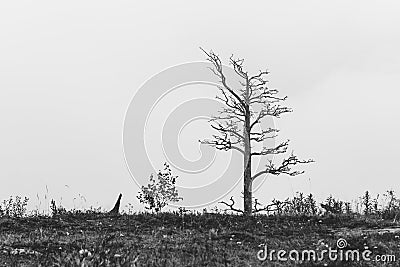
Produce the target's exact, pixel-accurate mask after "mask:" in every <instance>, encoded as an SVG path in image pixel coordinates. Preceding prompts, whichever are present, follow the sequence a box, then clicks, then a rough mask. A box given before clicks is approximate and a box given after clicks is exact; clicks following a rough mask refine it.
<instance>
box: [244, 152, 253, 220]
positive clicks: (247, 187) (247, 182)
mask: <svg viewBox="0 0 400 267" xmlns="http://www.w3.org/2000/svg"><path fill="white" fill-rule="evenodd" d="M245 164H246V161H245ZM243 184H244V186H243V194H244V214H245V215H247V216H249V215H251V213H252V206H253V205H252V200H253V195H252V194H253V192H252V181H251V157H249V159H248V160H247V166H245V169H244V180H243Z"/></svg>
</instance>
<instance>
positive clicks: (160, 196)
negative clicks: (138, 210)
mask: <svg viewBox="0 0 400 267" xmlns="http://www.w3.org/2000/svg"><path fill="white" fill-rule="evenodd" d="M177 178H178V176H174V175H172V171H171V168H170V166H169V165H168V164H167V163H164V170H162V171H161V170H160V171H159V172H158V173H157V175H156V177H155V175H153V174H151V175H150V183H149V184H148V185H147V186H142V188H141V190H140V191H139V195H138V196H137V198H138V199H139V201H140V203H142V204H144V205H145V208H146V209H149V210H152V211H155V212H160V211H161V210H162V209H163V208H164V207H165V206H166V205H168V204H169V203H171V202H178V201H180V200H182V199H183V198H182V197H179V194H178V190H177V188H176V186H175V183H176V179H177Z"/></svg>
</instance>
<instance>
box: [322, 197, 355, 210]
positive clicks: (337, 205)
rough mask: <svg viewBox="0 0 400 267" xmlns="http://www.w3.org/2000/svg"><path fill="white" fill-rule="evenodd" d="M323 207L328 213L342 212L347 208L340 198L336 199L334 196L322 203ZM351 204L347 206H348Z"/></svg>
mask: <svg viewBox="0 0 400 267" xmlns="http://www.w3.org/2000/svg"><path fill="white" fill-rule="evenodd" d="M321 207H322V208H323V209H324V210H325V212H326V213H333V214H342V213H343V210H344V209H346V204H345V203H344V202H343V201H341V200H339V199H335V198H334V197H332V196H329V197H328V198H327V199H326V200H325V203H321ZM348 207H349V206H347V208H348Z"/></svg>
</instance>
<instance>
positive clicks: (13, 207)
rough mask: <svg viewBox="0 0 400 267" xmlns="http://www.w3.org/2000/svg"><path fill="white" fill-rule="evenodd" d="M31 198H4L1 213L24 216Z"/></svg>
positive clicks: (2, 214)
mask: <svg viewBox="0 0 400 267" xmlns="http://www.w3.org/2000/svg"><path fill="white" fill-rule="evenodd" d="M28 201H29V198H27V197H25V198H24V199H23V200H22V198H21V197H20V196H15V197H14V198H13V197H12V196H10V198H9V199H6V200H3V202H2V203H1V204H0V215H1V216H8V217H17V218H20V217H23V216H25V215H26V206H27V205H28Z"/></svg>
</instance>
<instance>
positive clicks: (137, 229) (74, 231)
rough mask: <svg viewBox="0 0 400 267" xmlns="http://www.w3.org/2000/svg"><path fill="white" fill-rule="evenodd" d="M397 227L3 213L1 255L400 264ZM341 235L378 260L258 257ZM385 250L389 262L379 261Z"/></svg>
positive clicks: (350, 246)
mask: <svg viewBox="0 0 400 267" xmlns="http://www.w3.org/2000/svg"><path fill="white" fill-rule="evenodd" d="M397 227H398V224H396V223H393V222H392V221H382V220H378V219H373V218H365V217H362V216H357V217H352V216H325V217H317V216H314V217H306V216H301V217H299V216H279V217H278V216H270V217H268V216H254V217H251V218H245V217H242V216H236V215H227V214H182V213H181V214H179V213H161V214H135V215H121V216H118V217H110V216H108V215H104V214H66V215H59V216H54V217H30V218H19V219H18V218H7V217H0V262H1V266H400V238H399V235H400V229H399V228H397ZM339 238H344V239H345V240H346V241H347V246H346V247H345V248H344V249H347V250H358V251H360V255H361V252H363V251H365V250H366V249H368V250H371V251H372V254H371V255H369V258H370V259H371V261H365V260H363V259H360V261H359V262H357V261H348V262H346V261H343V260H342V261H341V260H336V261H332V260H329V257H328V255H325V257H324V259H323V260H318V259H317V260H316V261H312V260H311V261H309V260H304V261H301V260H300V261H293V260H289V259H288V261H278V260H277V258H276V257H277V256H276V254H274V255H273V257H274V260H273V261H271V260H269V259H267V260H265V261H262V260H259V259H258V258H257V253H258V252H259V251H260V249H264V248H265V245H267V248H268V251H270V250H272V249H275V250H276V251H278V250H286V251H287V253H289V251H290V250H297V251H299V253H300V255H301V253H302V251H303V250H315V251H316V252H320V251H322V250H324V249H327V248H329V247H331V248H332V249H337V240H338V239H339ZM342 241H343V240H342ZM344 249H343V250H344ZM339 251H340V250H339ZM263 255H264V253H262V254H260V256H263ZM292 255H293V257H295V256H296V254H292ZM377 255H382V256H381V259H382V257H383V258H385V260H384V261H386V263H382V262H377V261H376V260H375V259H376V258H375V257H376V256H377ZM389 255H394V256H395V257H396V260H395V261H394V258H393V256H389ZM283 256H284V257H286V258H288V255H287V254H286V255H283ZM317 256H318V255H317ZM305 257H307V254H305ZM360 257H361V256H360ZM300 259H301V258H300ZM305 259H306V258H305ZM349 259H351V258H349ZM393 261H394V262H393Z"/></svg>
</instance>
